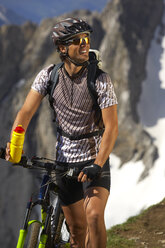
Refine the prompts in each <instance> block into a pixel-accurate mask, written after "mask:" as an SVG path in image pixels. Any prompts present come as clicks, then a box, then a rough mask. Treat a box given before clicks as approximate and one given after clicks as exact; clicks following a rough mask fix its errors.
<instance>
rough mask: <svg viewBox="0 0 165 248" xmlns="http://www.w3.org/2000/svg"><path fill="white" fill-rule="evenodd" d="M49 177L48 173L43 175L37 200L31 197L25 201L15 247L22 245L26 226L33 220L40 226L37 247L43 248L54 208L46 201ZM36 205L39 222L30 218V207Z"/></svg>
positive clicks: (21, 246) (26, 229) (19, 247)
mask: <svg viewBox="0 0 165 248" xmlns="http://www.w3.org/2000/svg"><path fill="white" fill-rule="evenodd" d="M49 179H50V176H49V173H47V174H46V175H44V177H43V180H42V183H41V187H40V192H39V196H38V199H37V201H35V202H33V201H32V199H31V200H30V201H29V202H28V203H27V208H26V214H25V219H24V224H23V228H22V229H21V230H20V233H19V238H18V242H17V247H16V248H23V247H24V243H25V239H26V236H27V233H28V228H29V226H30V225H31V224H32V223H34V222H38V223H39V224H40V226H41V228H42V232H41V235H40V240H39V245H38V248H45V245H46V241H47V238H48V227H49V223H50V221H51V215H52V212H53V209H54V208H53V206H51V205H50V206H49V204H48V203H47V197H48V193H49V187H50V185H49V183H48V181H49ZM36 205H40V206H41V222H40V221H38V220H30V216H31V212H32V209H33V207H34V206H36Z"/></svg>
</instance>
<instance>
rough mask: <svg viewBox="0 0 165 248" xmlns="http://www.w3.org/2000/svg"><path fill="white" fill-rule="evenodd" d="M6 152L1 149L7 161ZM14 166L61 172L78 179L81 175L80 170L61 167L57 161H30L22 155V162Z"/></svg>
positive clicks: (33, 159) (38, 158) (34, 159)
mask: <svg viewBox="0 0 165 248" xmlns="http://www.w3.org/2000/svg"><path fill="white" fill-rule="evenodd" d="M5 154H6V150H5V148H2V147H1V148H0V158H1V159H5ZM13 165H14V166H21V167H24V168H28V169H44V170H46V171H48V172H52V171H60V172H64V173H65V175H66V176H67V177H70V178H75V177H76V178H77V176H78V174H79V172H80V171H79V169H78V168H76V167H73V168H70V167H66V166H64V165H63V166H62V165H59V164H58V163H57V162H56V161H55V160H52V159H48V158H43V157H35V156H34V157H32V158H31V159H30V160H29V159H28V158H27V157H26V156H25V155H22V158H21V161H20V162H19V163H17V164H13Z"/></svg>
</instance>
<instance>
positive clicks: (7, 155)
mask: <svg viewBox="0 0 165 248" xmlns="http://www.w3.org/2000/svg"><path fill="white" fill-rule="evenodd" d="M5 159H6V160H7V161H9V159H10V142H8V143H7V146H6V156H5Z"/></svg>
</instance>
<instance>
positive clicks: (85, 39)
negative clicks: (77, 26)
mask: <svg viewBox="0 0 165 248" xmlns="http://www.w3.org/2000/svg"><path fill="white" fill-rule="evenodd" d="M67 43H71V44H73V45H84V44H89V43H90V38H89V36H87V37H83V38H77V39H73V40H68V41H67Z"/></svg>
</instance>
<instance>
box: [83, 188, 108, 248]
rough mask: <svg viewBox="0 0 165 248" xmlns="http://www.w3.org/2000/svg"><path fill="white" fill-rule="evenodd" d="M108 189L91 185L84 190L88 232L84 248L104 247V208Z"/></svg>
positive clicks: (105, 239)
mask: <svg viewBox="0 0 165 248" xmlns="http://www.w3.org/2000/svg"><path fill="white" fill-rule="evenodd" d="M108 196H109V191H108V190H107V189H105V188H103V187H91V188H89V189H87V191H86V192H85V201H84V209H85V214H86V219H87V226H88V232H87V237H86V246H85V247H86V248H106V241H107V236H106V228H105V223H104V210H105V206H106V203H107V200H108Z"/></svg>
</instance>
